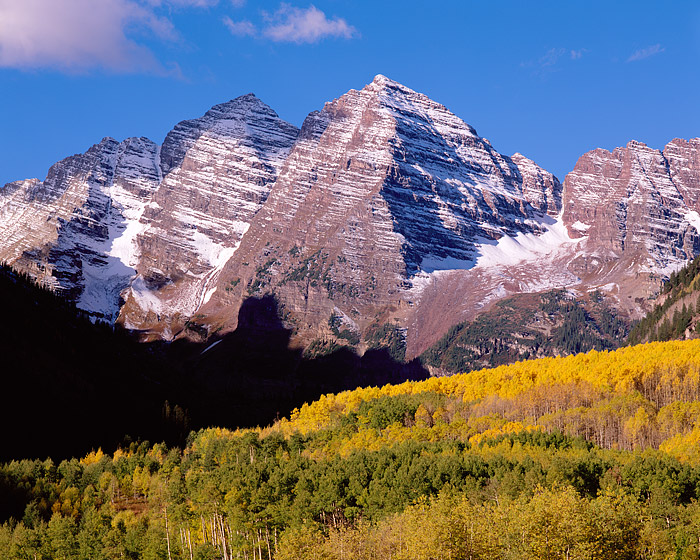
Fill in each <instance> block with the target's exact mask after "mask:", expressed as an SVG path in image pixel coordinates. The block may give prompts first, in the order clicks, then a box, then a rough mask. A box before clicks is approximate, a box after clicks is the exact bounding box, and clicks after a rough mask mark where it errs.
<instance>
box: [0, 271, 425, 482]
mask: <svg viewBox="0 0 700 560" xmlns="http://www.w3.org/2000/svg"><path fill="white" fill-rule="evenodd" d="M0 309H1V310H2V320H0V363H1V364H2V366H1V367H0V383H1V384H2V385H1V390H0V422H1V423H2V426H3V430H4V432H3V438H2V445H1V446H0V462H3V461H8V460H12V459H22V458H39V459H44V458H46V457H49V456H50V457H52V458H53V459H54V461H56V462H59V461H60V460H61V459H64V458H68V457H75V456H78V457H80V456H84V455H85V454H86V453H88V452H89V451H90V450H91V449H97V448H98V447H102V448H103V449H104V450H105V452H112V451H113V450H114V449H115V448H116V447H117V446H119V445H120V444H123V443H124V442H126V443H128V442H129V441H139V440H141V441H145V440H149V441H151V442H158V441H165V442H166V443H168V444H169V445H171V446H172V445H178V446H182V445H184V444H185V442H186V438H187V435H188V433H189V432H190V430H193V429H194V430H196V429H200V428H203V427H208V426H223V427H228V428H237V427H252V426H256V425H268V424H271V423H272V422H273V421H274V420H275V419H276V418H277V417H280V416H285V415H287V414H289V412H290V411H291V410H293V409H294V408H295V407H299V406H301V405H302V404H303V403H304V402H310V401H312V400H314V399H316V398H318V397H319V396H320V395H322V394H324V393H328V392H337V391H341V390H345V389H353V388H355V387H358V386H366V385H383V384H386V383H390V382H400V381H404V380H406V379H423V378H426V377H427V376H428V373H427V371H426V370H424V369H423V368H422V367H421V366H420V365H419V364H418V363H417V362H413V363H410V364H404V363H399V362H396V361H395V360H393V359H392V358H391V356H389V354H388V352H387V351H385V350H372V351H369V352H367V353H365V355H364V356H362V357H360V356H358V355H357V354H355V353H354V352H352V351H351V350H349V349H342V350H339V351H337V352H334V353H332V354H330V355H327V356H323V357H319V358H315V359H306V358H304V357H303V356H302V352H301V350H300V349H295V348H290V345H289V343H290V337H291V334H292V333H291V331H290V330H289V329H287V328H286V327H285V326H284V325H283V324H282V322H281V321H280V319H279V316H278V306H277V303H276V301H275V299H274V298H273V297H271V296H266V297H263V298H250V299H248V300H246V301H245V302H244V303H243V305H242V306H241V309H240V313H239V327H238V329H237V330H236V331H234V332H231V333H228V334H226V335H224V336H223V337H220V338H215V339H210V340H208V341H207V342H205V343H194V342H189V341H186V340H179V341H176V342H174V343H171V344H167V343H164V342H159V343H154V344H148V345H146V344H141V343H139V342H138V341H137V337H136V336H135V335H134V333H129V332H127V331H124V330H119V329H113V328H112V327H111V326H109V325H107V324H104V323H97V324H93V323H92V322H91V321H90V320H89V318H88V317H87V316H86V314H84V313H82V312H80V311H79V310H77V309H76V308H75V306H74V305H73V304H71V303H70V302H68V301H66V300H65V299H62V298H60V297H58V296H56V295H55V294H53V293H51V292H49V291H47V290H45V289H43V288H40V287H39V286H37V285H35V284H34V283H33V282H32V281H31V280H29V279H28V278H27V277H26V276H23V275H21V274H18V273H16V272H15V271H13V270H11V269H9V268H7V267H0ZM0 493H1V491H0Z"/></svg>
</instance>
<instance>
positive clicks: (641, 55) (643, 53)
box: [627, 43, 665, 62]
mask: <svg viewBox="0 0 700 560" xmlns="http://www.w3.org/2000/svg"><path fill="white" fill-rule="evenodd" d="M664 50H665V49H664V48H663V47H662V46H661V45H660V44H659V43H657V44H656V45H651V46H650V47H646V48H644V49H637V50H636V51H634V52H633V53H632V54H631V55H630V57H629V58H628V59H627V62H636V61H637V60H644V59H645V58H649V57H650V56H654V55H655V54H659V53H662V52H664Z"/></svg>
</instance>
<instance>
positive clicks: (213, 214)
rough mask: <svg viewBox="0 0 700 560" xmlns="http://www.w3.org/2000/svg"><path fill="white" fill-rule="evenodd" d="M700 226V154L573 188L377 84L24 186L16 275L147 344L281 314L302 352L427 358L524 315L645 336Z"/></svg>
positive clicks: (17, 188) (613, 164)
mask: <svg viewBox="0 0 700 560" xmlns="http://www.w3.org/2000/svg"><path fill="white" fill-rule="evenodd" d="M699 206H700V139H693V140H688V141H686V140H678V139H677V140H673V141H672V142H670V143H669V144H668V145H667V146H666V147H665V148H664V150H663V151H659V150H654V149H651V148H649V147H647V146H645V145H644V144H642V143H640V142H630V143H629V144H628V145H627V147H625V148H616V149H615V150H613V151H612V152H608V151H606V150H600V149H599V150H593V151H592V152H589V153H587V154H585V155H583V156H582V157H581V158H580V160H579V161H578V163H577V164H576V167H575V168H574V170H573V171H572V172H571V173H569V175H568V176H567V177H566V180H565V181H564V183H563V184H562V183H560V182H559V181H558V180H557V178H556V177H554V176H553V175H552V174H551V173H548V172H547V171H546V170H544V169H542V168H541V167H539V166H538V165H537V164H536V163H534V162H533V161H531V160H529V159H528V158H526V157H525V156H523V155H521V154H514V155H513V156H510V157H509V156H506V155H503V154H500V153H499V152H498V151H497V150H496V149H495V148H494V147H493V146H492V145H491V144H490V142H489V141H488V140H486V139H485V138H482V137H480V136H479V135H478V134H477V132H476V131H475V130H474V129H473V128H472V127H471V126H469V125H468V124H467V123H465V122H464V121H463V120H461V119H460V118H459V117H457V116H456V115H454V114H453V113H451V112H450V111H449V110H448V109H447V108H445V107H444V106H443V105H440V104H439V103H437V102H435V101H433V100H431V99H429V98H428V97H426V96H425V95H423V94H420V93H417V92H415V91H413V90H411V89H409V88H407V87H405V86H403V85H401V84H399V83H397V82H395V81H392V80H390V79H388V78H386V77H385V76H381V75H379V76H377V77H376V78H375V79H374V80H373V81H372V82H371V83H370V84H368V85H367V86H365V87H364V88H362V89H360V90H351V91H349V92H348V93H346V94H345V95H343V96H341V97H339V98H338V99H336V100H333V101H331V102H329V103H326V104H325V106H324V107H323V108H322V109H321V110H320V111H314V112H312V113H311V114H309V116H308V117H307V118H306V120H305V121H304V123H303V125H302V127H301V130H299V129H297V128H296V127H294V126H293V125H291V124H289V123H286V122H284V121H283V120H282V119H280V118H279V117H278V116H277V114H276V113H275V112H274V111H273V110H272V109H270V107H268V106H267V105H265V104H264V103H263V102H261V101H260V100H259V99H257V98H256V97H255V96H254V95H252V94H249V95H244V96H242V97H239V98H237V99H234V100H232V101H229V102H227V103H223V104H221V105H217V106H215V107H213V108H212V109H211V110H209V111H208V112H207V113H206V114H205V115H203V116H202V117H200V118H197V119H192V120H187V121H183V122H181V123H179V124H178V125H176V126H175V127H174V128H173V130H172V131H171V132H170V133H168V135H167V136H166V138H165V140H164V142H163V144H162V145H161V146H158V145H157V144H155V143H154V142H151V141H150V140H148V139H145V138H130V139H127V140H125V141H123V142H118V141H116V140H113V139H111V138H105V139H104V140H103V141H102V142H100V143H99V144H96V145H95V146H93V147H92V148H90V149H89V150H88V151H87V152H85V153H84V154H79V155H75V156H72V157H69V158H67V159H65V160H63V161H61V162H58V163H57V164H55V165H54V166H53V167H52V168H51V169H50V170H49V173H48V175H47V178H46V179H45V180H44V181H39V180H37V179H31V180H27V181H18V182H14V183H10V184H8V185H6V186H5V187H4V188H2V189H0V259H1V260H4V261H7V262H9V263H12V264H14V265H15V266H17V267H18V268H21V269H24V270H26V271H28V272H30V273H31V274H33V275H34V276H36V277H37V278H40V279H41V281H43V282H45V283H47V284H48V285H51V286H53V287H54V288H55V289H56V290H60V291H62V292H63V293H65V294H66V295H67V296H68V297H70V298H72V299H73V300H74V301H76V303H77V304H78V305H79V306H80V307H81V308H83V309H85V310H86V311H88V312H89V313H91V314H92V315H94V316H95V317H99V318H103V319H105V320H108V321H112V322H114V321H118V322H121V323H122V324H124V325H125V326H126V327H128V328H130V329H138V330H140V331H142V332H143V333H144V336H147V337H162V338H166V339H172V338H174V337H180V336H186V337H200V338H201V337H207V336H209V335H211V334H212V333H214V332H218V333H221V332H226V331H227V330H230V329H233V328H235V327H236V321H237V317H238V310H239V309H240V307H241V305H242V304H243V302H244V301H245V300H246V299H248V298H251V297H262V296H265V295H268V294H274V295H275V297H276V299H277V301H278V303H279V306H280V309H281V313H282V315H283V319H284V321H285V323H286V324H287V326H289V327H290V328H291V329H293V332H294V333H295V334H294V337H295V338H294V342H295V343H297V344H301V345H304V346H307V345H309V344H311V345H312V346H313V345H315V346H316V347H319V346H320V347H323V348H333V347H335V345H337V344H343V345H350V346H353V347H355V348H356V349H357V350H358V351H360V352H361V351H364V350H365V349H367V348H372V347H374V346H376V345H381V344H386V343H391V344H395V345H398V346H401V347H402V348H403V349H404V350H405V352H406V354H405V355H406V356H407V357H412V356H416V355H418V354H420V353H421V352H422V351H423V350H425V349H426V348H427V347H429V346H430V345H431V344H432V343H434V342H435V341H436V340H438V339H439V338H440V337H441V336H442V335H443V334H444V333H445V332H446V331H447V329H448V328H449V327H450V326H452V325H454V324H456V323H458V322H460V321H464V320H469V319H472V318H474V317H475V316H476V315H477V314H478V313H480V312H482V311H484V310H486V309H488V308H489V306H491V305H492V304H493V303H494V302H495V301H497V300H499V299H501V298H503V297H506V296H508V295H511V294H517V293H538V292H542V291H545V290H549V289H552V288H566V289H567V290H569V293H570V294H572V295H573V296H575V294H576V293H578V294H581V295H582V294H585V293H587V292H588V291H591V290H598V291H600V292H601V293H603V294H604V295H605V296H606V297H607V298H608V299H609V300H610V301H611V302H612V303H613V304H614V305H615V306H616V307H617V308H618V309H619V310H620V312H621V313H623V314H627V315H629V316H630V317H634V316H638V315H639V314H640V313H641V312H642V311H643V310H644V309H645V306H646V305H647V302H648V301H649V298H650V297H652V296H653V294H654V293H655V292H656V290H657V289H658V283H659V280H660V279H661V278H662V277H664V276H665V275H668V274H669V273H670V272H671V271H673V270H676V269H677V268H679V267H680V266H681V265H682V264H683V263H684V262H685V261H686V260H687V259H688V258H690V257H692V256H694V255H697V254H698V253H700V234H699V233H698V232H699V231H700V214H699V213H698V212H700V207H699Z"/></svg>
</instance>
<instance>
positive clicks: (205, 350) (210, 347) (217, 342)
mask: <svg viewBox="0 0 700 560" xmlns="http://www.w3.org/2000/svg"><path fill="white" fill-rule="evenodd" d="M220 342H221V341H220V340H217V341H216V342H212V343H211V344H210V345H209V346H207V347H206V348H205V349H204V350H202V351H201V352H200V353H199V355H200V356H201V355H202V354H204V353H205V352H209V350H211V349H212V348H214V346H216V345H217V344H219V343H220Z"/></svg>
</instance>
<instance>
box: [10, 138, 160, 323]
mask: <svg viewBox="0 0 700 560" xmlns="http://www.w3.org/2000/svg"><path fill="white" fill-rule="evenodd" d="M157 156H158V146H157V145H156V144H154V143H153V142H151V141H150V140H147V139H145V138H129V139H127V140H125V141H123V142H117V141H116V140H114V139H112V138H105V139H104V140H102V142H100V143H99V144H96V145H95V146H93V147H92V148H90V149H89V150H88V151H87V152H86V153H84V154H80V155H76V156H72V157H69V158H67V159H65V160H63V161H60V162H59V163H57V164H55V165H54V166H53V167H52V168H51V169H50V170H49V173H48V176H47V178H46V180H45V181H43V182H42V181H38V180H36V179H33V180H29V181H23V182H17V183H11V184H9V185H7V186H5V187H4V188H3V189H2V190H0V259H2V260H3V261H6V262H8V263H10V264H13V265H15V266H16V267H18V268H20V269H23V270H26V271H28V272H29V273H31V274H33V275H35V276H37V277H38V278H39V279H41V281H43V282H45V283H47V284H48V285H50V286H53V287H54V288H55V289H56V290H58V291H60V292H62V293H64V294H66V295H67V296H68V297H69V298H71V299H73V300H75V301H76V302H77V303H78V305H79V307H81V308H82V309H84V310H86V311H88V312H90V313H92V314H94V315H95V316H97V317H100V318H103V319H106V320H109V321H114V320H115V319H116V317H117V315H118V314H119V310H120V307H121V302H120V293H121V292H122V291H123V290H124V289H125V288H127V287H128V286H129V284H130V281H131V278H132V277H133V275H134V273H135V270H134V268H133V267H134V266H135V264H136V262H137V260H138V250H137V247H136V245H135V236H136V234H137V233H138V231H139V230H138V221H139V218H140V216H141V214H142V212H143V210H144V208H145V206H146V204H147V203H148V201H149V199H150V197H151V196H152V194H153V192H154V191H155V189H156V187H157V186H158V181H159V175H160V171H159V166H158V161H157Z"/></svg>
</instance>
